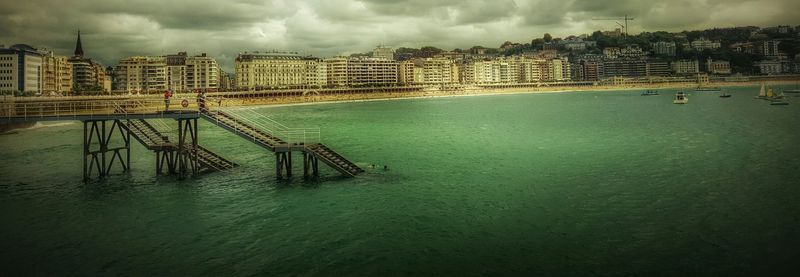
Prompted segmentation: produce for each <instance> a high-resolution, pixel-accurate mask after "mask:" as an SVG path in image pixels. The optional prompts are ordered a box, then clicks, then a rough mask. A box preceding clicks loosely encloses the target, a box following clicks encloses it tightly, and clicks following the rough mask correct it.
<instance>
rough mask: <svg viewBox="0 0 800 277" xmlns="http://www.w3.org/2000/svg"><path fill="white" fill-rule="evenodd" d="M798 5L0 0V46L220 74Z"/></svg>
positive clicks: (771, 14) (794, 11) (705, 0)
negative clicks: (240, 62)
mask: <svg viewBox="0 0 800 277" xmlns="http://www.w3.org/2000/svg"><path fill="white" fill-rule="evenodd" d="M798 11H800V1H799V0H671V1H663V0H651V1H647V0H472V1H470V0H466V1H457V0H439V1H437V0H233V1H223V0H98V1H89V0H16V1H14V0H8V1H6V0H3V1H0V44H4V45H6V46H10V45H11V44H16V43H26V44H30V45H32V46H34V47H46V48H49V49H51V50H53V51H55V52H56V53H57V54H62V55H71V54H72V52H73V50H74V46H75V34H76V31H77V30H78V29H80V30H81V34H82V38H83V47H84V52H85V53H86V56H88V57H90V58H92V59H94V60H97V61H99V62H101V63H103V64H104V65H116V63H117V62H118V61H119V59H120V58H123V57H127V56H131V55H162V54H169V53H175V52H177V51H188V52H189V53H190V54H196V53H200V52H206V53H208V54H209V55H212V56H214V57H216V58H217V60H218V62H219V63H220V64H221V65H222V67H223V69H224V70H226V71H228V72H231V70H232V68H233V59H234V58H235V57H236V55H237V54H238V53H239V52H242V51H254V50H260V51H265V50H280V51H296V52H300V53H301V54H309V55H314V56H319V57H327V56H334V55H337V54H347V53H354V52H368V51H371V49H372V48H374V46H375V45H378V44H384V45H388V46H392V47H400V46H406V47H421V46H426V45H433V46H437V47H440V48H444V49H453V48H469V47H471V46H474V45H483V46H490V47H497V46H499V45H500V44H501V43H503V42H504V41H512V42H529V41H530V40H531V39H533V38H538V37H541V36H542V35H543V34H544V33H545V32H549V33H551V34H552V35H553V36H554V37H563V36H567V35H570V34H576V35H577V34H583V33H591V32H592V31H595V30H613V29H614V28H615V27H616V24H615V23H614V22H613V21H592V20H591V19H592V18H593V17H616V16H623V15H625V14H629V15H631V16H632V17H634V18H635V20H634V21H632V22H631V23H630V32H631V33H638V32H641V31H658V30H665V31H681V30H693V29H704V28H708V27H731V26H747V25H756V26H774V25H779V24H783V25H786V24H790V25H793V26H794V25H798V24H800V14H798Z"/></svg>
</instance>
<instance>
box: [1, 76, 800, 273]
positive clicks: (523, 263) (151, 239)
mask: <svg viewBox="0 0 800 277" xmlns="http://www.w3.org/2000/svg"><path fill="white" fill-rule="evenodd" d="M640 92H641V91H633V90H631V91H602V92H567V93H557V94H516V95H492V96H476V97H452V98H435V99H405V100H392V101H373V102H358V103H333V104H319V105H301V106H286V107H248V108H239V109H251V110H254V111H257V112H259V113H263V114H267V115H270V116H272V117H273V118H274V119H276V120H278V121H281V122H285V123H286V124H287V125H290V126H298V127H301V126H305V127H317V126H318V127H320V128H321V130H322V141H323V142H324V143H325V144H326V145H328V146H330V147H331V148H333V149H335V150H337V151H338V152H340V153H341V154H343V155H344V156H346V157H348V158H349V159H351V160H353V161H354V162H356V163H357V164H359V165H360V166H362V167H365V168H366V169H367V172H366V173H365V174H363V175H360V176H358V177H356V178H352V179H347V178H342V177H339V175H338V174H337V173H336V172H335V171H333V170H331V169H329V168H326V167H324V166H322V165H321V166H322V167H323V172H322V174H323V178H322V180H321V181H320V182H304V181H303V180H302V177H295V178H294V179H293V180H291V181H289V182H278V181H276V180H275V176H274V174H275V173H274V162H275V159H274V156H272V155H271V154H269V153H268V152H266V151H265V150H262V149H260V148H258V147H257V146H255V145H253V144H251V143H249V142H248V141H246V140H244V139H241V138H239V137H238V136H235V135H233V134H230V133H228V132H226V131H224V130H223V129H220V128H217V127H215V126H213V125H211V124H210V123H208V122H203V121H201V124H200V143H201V144H202V145H204V146H206V147H207V148H209V149H212V150H214V151H216V152H218V153H220V154H222V155H223V156H225V157H227V158H229V159H231V160H233V161H234V162H236V163H238V164H240V165H241V166H240V167H238V168H236V169H234V170H231V171H229V172H224V173H211V174H205V175H201V176H198V177H195V178H191V179H187V180H183V181H179V180H177V179H176V178H175V177H171V176H155V175H154V173H155V168H154V167H155V165H154V159H155V157H154V155H153V154H152V153H149V152H148V151H147V150H146V149H144V148H143V147H142V146H140V145H138V144H137V145H134V146H133V150H132V152H133V156H132V163H133V170H132V171H131V172H129V173H121V172H120V170H119V168H116V169H114V174H113V175H112V176H110V177H109V178H107V179H104V180H95V181H91V182H87V183H84V182H82V181H81V176H82V173H81V162H82V160H81V159H82V158H81V153H82V145H81V139H82V125H81V124H79V123H78V122H72V123H70V122H58V123H53V122H49V123H44V125H37V126H36V127H34V128H31V129H27V130H21V131H18V132H16V133H12V134H5V135H0V176H1V178H0V223H2V227H0V275H6V276H16V275H47V276H62V275H79V276H85V275H134V276H146V275H159V276H164V275H215V276H216V275H222V276H225V275H261V276H283V275H300V276H349V275H362V276H394V275H429V276H441V275H457V276H475V275H486V276H497V275H527V276H530V275H535V274H538V275H604V276H605V275H645V276H646V275H697V274H699V275H762V274H764V273H776V272H793V271H795V272H796V271H797V270H800V265H798V264H797V262H796V260H797V257H800V250H799V249H800V248H798V247H800V201H798V198H800V97H793V96H791V95H790V98H789V99H790V100H792V104H791V105H789V106H770V105H769V104H768V102H766V101H763V100H756V99H753V96H754V95H755V94H756V93H757V88H755V87H741V88H730V89H727V92H729V93H730V94H732V95H733V97H731V98H728V99H722V98H719V97H717V95H718V93H716V92H691V93H690V95H689V99H690V102H689V104H687V105H674V104H672V98H673V95H674V92H675V91H674V90H660V93H661V95H660V96H646V97H644V96H639V93H640ZM164 122H165V123H169V124H171V125H176V124H175V123H174V122H170V121H164ZM299 158H300V157H299V156H296V157H295V160H296V161H299V160H300V159H299ZM370 164H375V165H377V167H378V168H377V169H370V168H368V165H370ZM383 165H387V166H388V167H389V169H390V170H389V171H383V169H382V166H383ZM300 166H301V164H300V163H299V162H298V163H297V164H296V167H295V172H296V175H302V169H301V168H300ZM297 173H299V174H297Z"/></svg>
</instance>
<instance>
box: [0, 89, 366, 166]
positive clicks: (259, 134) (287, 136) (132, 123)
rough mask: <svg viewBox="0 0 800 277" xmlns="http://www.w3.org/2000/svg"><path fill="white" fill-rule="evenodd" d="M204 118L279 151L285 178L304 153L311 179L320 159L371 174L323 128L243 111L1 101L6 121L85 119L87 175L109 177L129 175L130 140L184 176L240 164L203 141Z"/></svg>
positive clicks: (155, 102) (118, 102)
mask: <svg viewBox="0 0 800 277" xmlns="http://www.w3.org/2000/svg"><path fill="white" fill-rule="evenodd" d="M209 102H212V101H209ZM212 103H213V102H212ZM199 118H202V119H205V120H206V121H208V122H211V123H213V124H214V125H216V126H219V127H222V128H223V129H225V130H227V131H229V132H231V133H233V134H236V135H238V136H240V137H242V138H244V139H246V140H248V141H250V142H252V143H254V144H256V145H258V146H260V147H262V148H264V149H267V150H268V151H269V152H271V153H273V154H274V155H275V176H276V177H277V178H278V179H288V178H291V177H292V168H293V164H292V154H293V153H294V152H300V154H301V155H302V156H303V177H304V178H306V179H309V178H317V177H319V161H322V162H323V163H325V164H327V165H328V166H330V167H331V168H333V169H335V170H337V171H339V172H340V173H341V174H342V175H344V176H347V177H353V176H356V175H357V174H359V173H361V172H364V170H362V169H361V168H359V167H358V166H357V165H356V164H355V163H353V162H351V161H349V160H347V159H345V158H344V157H343V156H342V155H340V154H339V153H336V152H335V151H333V150H332V149H330V148H328V147H327V146H325V145H323V144H322V143H321V142H320V141H319V129H318V128H289V127H286V126H283V125H282V124H280V123H278V122H275V121H274V120H272V119H270V118H268V117H266V116H264V115H261V114H258V113H255V112H252V111H250V114H246V115H240V114H237V112H231V111H222V110H214V111H211V110H203V111H202V112H200V111H199V110H197V109H196V108H193V107H192V108H189V107H185V108H183V109H172V110H167V109H166V108H165V107H163V101H162V100H160V99H108V100H92V101H72V100H71V101H58V102H55V101H23V102H16V103H15V102H14V101H10V102H8V101H7V102H0V123H18V122H36V121H63V120H78V121H81V122H83V129H84V132H83V177H84V179H89V178H90V177H91V176H92V175H93V174H95V171H96V173H97V175H98V176H99V177H100V178H103V177H105V176H107V175H108V174H109V172H110V171H111V170H112V167H113V166H114V165H115V164H119V166H120V167H121V168H122V171H123V172H126V171H129V170H130V165H131V163H130V157H131V151H130V144H131V138H134V139H135V140H136V141H138V142H139V143H141V144H142V145H144V146H145V147H146V148H147V149H148V150H151V151H153V152H155V154H156V155H155V162H156V163H155V168H156V173H157V174H164V173H167V174H177V175H178V176H180V178H185V177H187V176H189V175H194V174H197V173H199V172H201V171H223V170H228V169H231V168H234V167H236V166H238V165H237V164H235V163H233V162H231V161H229V160H227V159H225V158H223V157H221V156H220V155H218V154H216V153H213V152H212V151H210V150H208V149H206V148H204V147H202V146H201V145H200V144H199V143H198V140H199V133H198V128H197V127H198V125H197V124H198V119H199ZM148 119H172V120H175V121H176V122H177V123H178V126H177V141H171V140H170V138H169V137H167V136H165V135H163V134H162V133H161V132H160V131H159V130H158V129H157V128H155V127H154V126H153V125H151V124H150V123H149V122H148V121H147V120H148ZM155 122H159V121H155ZM109 123H110V124H109ZM162 124H163V123H162ZM166 128H168V127H166ZM162 129H163V128H162Z"/></svg>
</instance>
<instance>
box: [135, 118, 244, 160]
mask: <svg viewBox="0 0 800 277" xmlns="http://www.w3.org/2000/svg"><path fill="white" fill-rule="evenodd" d="M129 122H130V125H129V126H128V125H125V124H123V125H122V127H123V128H125V129H127V131H128V132H130V134H131V136H133V137H134V138H135V139H136V140H137V141H139V142H140V143H141V144H142V145H144V146H145V147H146V148H147V149H149V150H152V151H177V150H178V145H177V144H175V143H173V142H171V141H170V140H169V138H168V137H167V136H165V135H163V134H162V133H161V132H160V131H158V130H157V129H156V128H155V127H153V125H151V124H150V123H149V122H147V121H145V120H143V119H134V120H130V121H129ZM184 148H185V149H186V150H188V151H190V152H191V151H192V150H191V149H190V145H184ZM193 154H194V153H193ZM197 159H198V162H199V163H200V166H201V167H202V169H205V170H207V171H224V170H228V169H232V168H234V167H237V166H239V165H237V164H236V163H233V162H231V161H229V160H227V159H225V158H223V157H222V156H220V155H218V154H216V153H214V152H212V151H211V150H208V149H207V148H205V147H203V146H200V145H198V146H197Z"/></svg>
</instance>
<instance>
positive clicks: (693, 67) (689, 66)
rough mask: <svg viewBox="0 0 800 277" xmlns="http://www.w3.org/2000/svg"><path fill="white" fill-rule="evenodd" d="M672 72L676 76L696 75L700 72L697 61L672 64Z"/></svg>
mask: <svg viewBox="0 0 800 277" xmlns="http://www.w3.org/2000/svg"><path fill="white" fill-rule="evenodd" d="M672 71H675V74H695V73H699V72H700V65H699V63H698V62H697V60H678V61H674V62H672Z"/></svg>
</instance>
